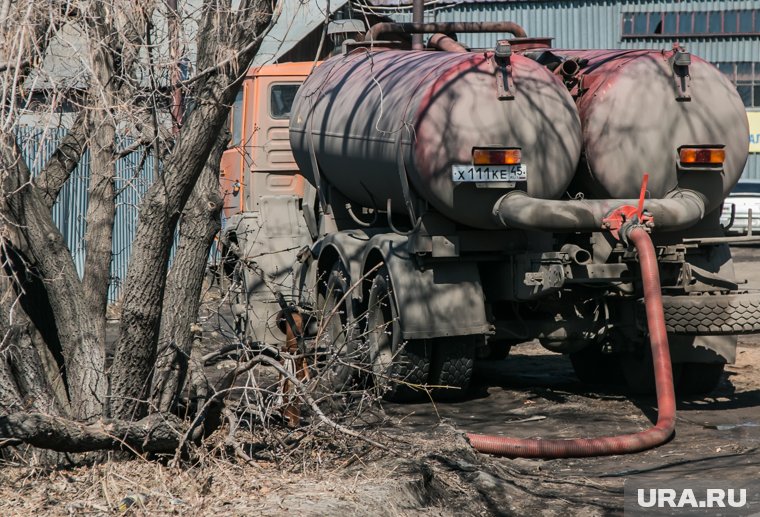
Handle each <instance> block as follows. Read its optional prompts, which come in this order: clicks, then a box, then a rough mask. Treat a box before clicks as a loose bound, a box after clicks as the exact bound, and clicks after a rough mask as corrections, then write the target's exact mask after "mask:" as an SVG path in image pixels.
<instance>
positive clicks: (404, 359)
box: [367, 266, 430, 402]
mask: <svg viewBox="0 0 760 517" xmlns="http://www.w3.org/2000/svg"><path fill="white" fill-rule="evenodd" d="M367 298H368V304H367V341H368V348H369V359H370V366H371V370H372V377H373V381H374V385H375V387H376V388H377V389H378V391H379V393H380V394H381V395H382V397H383V398H384V399H385V400H388V401H390V402H416V401H419V400H423V399H425V398H426V396H427V394H426V391H425V388H424V386H426V385H427V382H428V375H429V373H430V346H429V345H428V343H427V342H426V341H425V340H410V341H407V342H404V341H403V339H402V337H401V326H400V325H399V322H398V311H397V310H396V302H395V300H394V297H393V290H392V289H391V283H390V277H389V274H388V269H387V268H386V267H385V266H383V267H380V268H379V269H378V271H377V275H376V276H375V278H374V279H373V280H372V286H371V287H370V290H369V294H368V297H367Z"/></svg>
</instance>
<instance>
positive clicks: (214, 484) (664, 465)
mask: <svg viewBox="0 0 760 517" xmlns="http://www.w3.org/2000/svg"><path fill="white" fill-rule="evenodd" d="M734 256H735V263H736V269H737V276H738V277H739V278H747V279H748V281H749V285H748V287H750V288H760V267H758V266H757V263H758V261H760V249H759V248H738V249H735V250H734ZM477 376H478V377H477V378H478V386H477V387H476V388H475V389H474V390H473V393H472V396H471V397H470V398H468V399H467V400H466V401H463V402H458V403H448V404H432V403H427V404H415V405H392V404H386V405H385V407H384V409H385V413H386V415H387V416H388V417H389V419H390V425H387V427H386V428H385V429H383V431H382V433H381V434H380V435H379V437H378V436H376V438H378V439H380V440H381V441H382V442H383V443H386V444H387V445H389V446H390V447H391V451H389V452H384V451H379V450H368V449H367V448H364V447H359V446H358V445H357V449H356V453H355V454H353V455H350V454H349V455H348V457H346V456H345V455H344V456H343V457H342V459H340V460H339V461H338V460H336V461H327V460H326V461H325V462H324V463H321V462H320V461H312V462H309V466H308V467H305V468H303V469H300V470H299V469H291V470H289V471H283V470H281V469H278V468H277V467H276V465H274V464H273V463H269V462H258V463H257V464H256V465H230V464H229V463H227V462H224V463H221V462H218V461H217V460H214V459H213V458H212V459H209V460H208V461H207V462H206V463H204V464H203V465H202V466H197V467H193V468H190V469H171V468H168V467H166V466H163V465H161V464H158V463H156V462H149V461H145V460H133V461H129V462H121V463H118V462H116V463H109V464H106V465H103V466H98V467H95V468H77V469H70V470H61V471H54V472H44V471H37V470H34V469H30V468H27V467H23V466H13V465H9V466H5V467H4V468H3V469H2V470H0V512H2V513H3V514H4V515H46V514H59V515H72V514H76V515H80V514H81V515H109V514H113V513H119V510H118V509H117V508H118V506H119V502H120V501H122V502H123V499H124V498H125V497H128V496H131V497H132V499H130V500H127V504H129V502H130V501H133V502H134V504H132V505H131V506H130V507H129V508H126V511H127V512H129V513H134V514H137V515H155V514H166V515H174V514H183V515H184V514H186V515H300V516H305V515H444V516H448V515H452V516H453V515H622V513H623V509H622V507H623V483H624V482H625V480H626V479H630V478H635V477H637V476H645V475H651V474H652V473H657V474H660V475H662V476H665V477H668V478H679V479H705V478H717V479H723V480H726V479H729V480H738V481H748V480H755V479H756V478H757V473H758V472H759V471H760V335H752V336H745V337H742V338H741V339H740V341H739V349H738V353H737V360H736V364H734V365H730V366H728V367H727V370H726V374H725V375H724V378H723V379H722V381H721V384H720V387H719V389H718V390H716V391H715V392H714V393H712V394H711V395H710V396H708V397H704V398H700V399H692V400H683V401H681V402H680V403H679V404H678V413H677V423H676V435H675V437H674V438H673V440H671V441H670V442H669V443H667V444H665V445H663V446H661V447H659V448H657V449H654V450H650V451H647V452H644V453H640V454H636V455H630V456H613V457H606V458H588V459H565V460H524V459H517V460H509V459H501V458H492V457H487V456H483V455H480V454H476V453H474V452H473V451H472V450H471V449H470V447H469V446H468V444H467V442H466V441H465V440H464V437H463V435H464V433H465V432H479V433H493V434H503V435H507V436H515V437H537V436H538V437H546V438H549V437H551V438H569V437H578V436H599V435H607V434H620V433H629V432H635V431H638V430H643V429H645V428H647V427H649V426H651V425H652V422H653V421H654V420H655V419H656V407H655V401H654V399H653V398H651V397H643V398H632V397H627V396H625V395H623V394H621V393H616V392H614V391H608V392H600V391H598V390H594V389H591V388H589V387H588V386H584V385H582V384H581V383H580V382H578V381H577V379H576V378H575V376H574V374H573V371H572V367H571V365H570V363H569V361H568V360H567V358H565V357H564V356H561V355H558V354H552V353H550V352H547V351H545V350H544V349H543V348H541V347H540V346H538V345H537V344H533V343H529V344H525V345H520V346H518V347H515V348H513V349H512V352H511V354H510V356H509V358H508V359H507V360H505V361H501V362H492V363H479V364H478V365H477ZM122 506H124V505H122Z"/></svg>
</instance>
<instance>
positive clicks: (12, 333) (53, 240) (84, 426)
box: [0, 0, 274, 451]
mask: <svg viewBox="0 0 760 517" xmlns="http://www.w3.org/2000/svg"><path fill="white" fill-rule="evenodd" d="M183 8H184V9H185V11H183ZM273 8H274V6H273V3H272V2H270V1H266V0H241V1H240V2H239V5H238V6H237V7H236V8H233V6H232V3H231V1H230V0H205V1H203V2H202V4H201V5H199V6H197V8H195V10H194V11H192V12H191V6H189V5H184V6H183V5H182V4H181V3H180V5H179V6H178V5H177V2H176V1H175V2H171V3H170V4H168V5H167V4H166V3H162V2H155V1H153V0H137V1H130V2H127V1H124V0H104V1H74V2H58V1H57V0H47V1H43V2H33V1H31V0H19V1H17V2H4V3H3V9H2V13H0V14H2V15H4V16H5V17H4V18H3V19H2V20H0V74H2V76H1V77H2V84H1V85H0V95H2V102H3V107H2V112H1V113H2V120H0V189H1V192H0V238H1V239H2V241H1V242H0V245H1V249H0V256H1V258H2V263H3V269H4V276H3V278H2V281H1V282H0V289H2V291H1V292H0V330H1V331H2V338H1V339H2V341H0V448H2V447H3V446H7V445H13V444H17V443H29V444H32V445H35V446H42V447H50V448H53V449H56V450H69V451H84V450H94V449H98V448H117V447H121V446H125V444H126V446H129V447H133V448H137V449H140V450H158V449H162V448H171V447H174V446H176V445H177V443H178V442H179V441H180V436H181V434H179V433H178V432H177V425H179V424H177V422H176V421H175V420H173V419H172V418H170V417H169V416H167V415H166V414H165V413H166V412H167V411H169V410H170V409H171V408H172V407H173V405H174V403H175V401H176V397H177V394H178V393H179V391H180V390H181V388H182V384H183V382H184V379H185V377H186V371H187V370H186V368H187V366H186V364H187V362H186V361H184V359H183V358H186V357H188V356H189V355H190V346H191V343H192V338H191V334H190V324H191V323H193V322H194V321H195V320H196V318H197V311H198V304H197V303H196V302H195V301H194V300H197V299H198V297H199V295H200V290H201V280H202V274H203V269H204V264H205V261H206V257H207V256H208V251H209V247H210V245H211V242H212V240H213V237H214V234H215V233H216V231H217V229H218V227H219V212H220V208H221V200H220V198H219V192H218V164H219V159H220V154H221V151H222V150H223V147H224V144H225V143H226V138H225V137H223V136H222V137H219V135H220V134H222V133H224V125H225V120H226V117H227V113H228V110H229V107H230V105H231V104H232V102H233V101H234V99H235V95H236V93H237V90H238V88H239V85H240V83H241V81H242V78H243V76H244V73H245V71H246V69H247V66H248V64H249V63H250V62H251V59H252V58H253V56H254V55H255V53H256V51H257V49H258V46H259V44H260V42H261V40H262V38H263V35H264V34H265V31H266V30H267V27H269V25H270V23H271V21H272V17H273ZM193 20H194V21H193ZM196 23H197V26H196ZM64 33H66V34H76V35H78V38H79V43H80V44H81V48H84V49H86V51H85V53H84V54H82V55H78V56H77V60H78V61H77V62H76V63H75V65H76V66H74V67H73V68H74V69H75V72H74V74H73V76H69V77H67V78H66V80H63V79H62V78H60V77H59V76H58V75H57V72H56V71H55V70H51V68H50V63H51V60H54V59H55V57H56V56H55V54H56V51H57V49H59V50H60V49H61V48H63V49H64V50H65V49H66V48H67V45H68V46H69V47H70V46H72V42H71V39H70V38H69V39H67V38H66V37H64ZM69 50H71V49H70V48H69ZM69 55H70V54H69ZM188 55H193V56H194V59H193V60H192V61H194V62H195V70H194V73H191V74H189V76H188V75H187V74H185V75H183V74H182V73H180V68H181V67H183V66H184V64H183V63H184V62H185V61H187V60H188V59H187V56H188ZM180 60H183V61H182V63H181V62H180ZM69 64H71V63H69ZM53 68H55V67H53ZM185 99H187V102H185ZM40 101H41V102H40ZM64 104H65V105H67V106H75V111H76V112H77V114H76V116H75V117H72V118H74V120H73V121H71V122H70V123H69V124H68V131H67V134H66V136H65V137H64V138H63V139H62V140H61V141H60V142H59V144H58V146H57V148H56V149H55V151H54V152H53V153H52V155H51V156H50V157H49V158H48V159H47V160H46V161H45V163H44V166H43V167H42V169H41V171H40V172H39V174H38V175H37V176H36V177H32V173H31V172H30V169H29V167H28V165H27V163H26V161H25V158H24V155H23V152H22V149H21V143H20V142H19V139H18V135H19V132H18V129H19V127H20V126H21V125H22V124H23V119H24V117H28V116H30V115H31V116H33V118H34V120H35V121H36V123H37V124H38V125H39V126H40V127H42V128H45V127H50V126H51V125H55V121H57V120H59V119H61V115H60V113H59V111H60V108H61V106H62V105H64ZM184 104H187V105H192V109H190V110H183V105H184ZM127 139H129V141H130V142H131V143H127V144H123V142H121V144H120V141H122V140H127ZM137 149H142V150H143V151H144V152H149V153H152V154H153V157H154V158H155V160H156V163H160V168H159V170H157V171H156V172H157V175H156V178H155V181H154V183H153V184H152V186H151V187H150V188H149V190H148V192H147V193H146V194H145V196H144V197H143V199H142V201H141V202H140V205H139V219H138V222H137V229H136V236H135V238H134V241H133V244H132V255H131V260H130V267H129V270H128V274H127V279H126V282H125V285H124V290H123V298H122V313H121V323H120V328H119V335H118V340H117V343H116V349H115V352H114V356H113V362H112V364H110V366H109V365H108V364H107V361H106V307H107V302H108V288H109V268H110V264H111V250H112V242H113V226H114V214H115V209H116V205H115V196H116V192H115V179H116V174H117V168H116V164H117V161H118V160H119V159H120V158H121V157H122V156H124V155H126V154H128V153H130V152H132V151H135V150H137ZM86 150H89V154H90V177H89V192H88V209H87V214H86V232H85V236H84V241H85V248H86V258H85V263H84V274H83V276H82V278H80V276H79V273H78V272H77V268H76V265H75V263H74V261H73V260H72V255H71V252H70V250H69V249H68V248H67V246H66V244H65V241H64V239H63V237H62V235H61V232H60V231H59V230H58V228H57V227H56V226H55V224H54V223H53V219H52V215H51V208H52V207H53V204H54V203H55V200H56V199H57V197H58V194H59V192H60V191H61V188H62V186H63V185H64V183H65V182H66V180H67V179H68V178H69V176H70V175H71V173H72V171H73V170H74V169H75V168H76V166H77V164H78V163H80V160H81V159H82V156H83V155H84V152H85V151H86ZM199 178H200V181H199ZM180 219H181V221H182V222H181V224H180V244H179V247H178V251H177V256H176V258H175V265H174V267H173V269H172V272H171V274H167V272H168V263H169V253H170V249H171V246H172V242H173V236H174V234H175V231H176V229H177V226H178V223H179V222H180ZM167 279H168V280H167ZM167 282H168V285H167ZM180 300H193V301H192V302H190V303H184V302H183V303H180ZM159 343H161V348H162V350H163V352H162V354H163V355H162V361H161V362H160V364H159V365H158V369H156V359H157V351H158V348H159ZM178 361H179V363H181V364H182V365H181V366H180V367H179V369H176V368H173V367H172V365H176V364H178V363H177V362H178ZM154 371H156V372H157V374H156V375H155V377H154ZM57 383H58V384H57ZM57 385H59V386H60V385H62V386H63V388H64V389H63V390H61V389H57V388H56V386H57ZM151 385H154V387H153V388H151ZM149 400H152V401H153V404H149V403H148V401H149ZM159 411H161V412H163V413H162V414H161V415H160V416H156V414H157V413H158V412H159ZM149 414H151V415H150V416H148V415H149ZM146 417H147V418H146ZM146 422H147V423H146ZM157 429H158V430H157ZM77 433H78V434H77ZM167 433H168V434H167ZM169 435H171V436H173V437H174V438H173V439H166V436H169ZM119 436H123V439H121V438H119ZM72 440H74V441H72ZM77 440H79V441H77ZM74 442H76V444H77V445H72V443H74Z"/></svg>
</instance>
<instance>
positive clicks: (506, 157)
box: [472, 149, 522, 165]
mask: <svg viewBox="0 0 760 517" xmlns="http://www.w3.org/2000/svg"><path fill="white" fill-rule="evenodd" d="M521 160H522V153H521V152H520V149H473V150H472V163H473V165H518V164H519V163H520V161H521Z"/></svg>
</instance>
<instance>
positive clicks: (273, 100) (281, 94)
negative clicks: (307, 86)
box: [269, 83, 301, 119]
mask: <svg viewBox="0 0 760 517" xmlns="http://www.w3.org/2000/svg"><path fill="white" fill-rule="evenodd" d="M299 86H301V85H300V84H299V83H290V84H273V85H272V86H271V87H270V89H269V92H270V93H269V114H270V115H271V116H272V118H276V119H284V118H288V117H289V116H290V110H291V108H292V107H293V99H295V98H296V92H298V87H299Z"/></svg>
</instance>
